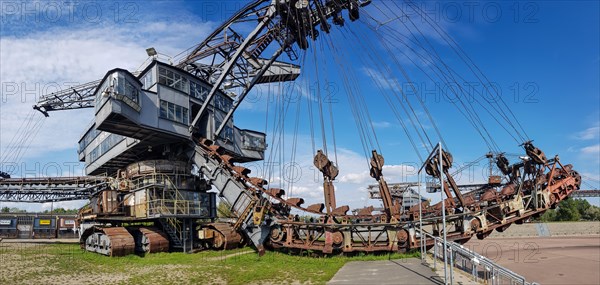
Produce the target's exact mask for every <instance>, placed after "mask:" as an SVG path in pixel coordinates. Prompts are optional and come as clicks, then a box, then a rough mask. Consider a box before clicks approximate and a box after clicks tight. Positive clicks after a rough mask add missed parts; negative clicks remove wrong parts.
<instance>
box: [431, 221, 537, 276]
mask: <svg viewBox="0 0 600 285" xmlns="http://www.w3.org/2000/svg"><path fill="white" fill-rule="evenodd" d="M422 233H423V235H424V237H425V238H426V239H427V238H431V239H433V240H434V241H435V243H434V247H435V248H434V256H433V258H434V259H435V258H440V260H443V255H441V257H440V255H439V251H438V250H437V248H438V247H443V243H444V241H443V239H442V238H440V237H437V236H434V235H432V234H430V233H427V232H425V231H423V232H422ZM446 244H447V246H448V248H447V249H446V251H447V252H449V255H450V256H451V258H450V265H451V267H452V266H453V262H452V260H453V259H454V258H453V256H454V254H458V255H460V256H461V258H464V259H466V260H469V261H471V263H472V264H473V268H475V267H476V266H477V265H482V266H484V267H485V269H486V270H487V271H488V272H491V274H492V276H491V284H498V281H499V280H498V278H496V277H501V276H504V277H506V278H508V279H510V284H522V285H536V284H537V283H535V282H527V280H526V279H525V277H523V276H521V275H519V274H517V273H515V272H513V271H511V270H510V269H508V268H505V267H503V266H501V265H499V264H497V263H495V262H494V261H492V260H490V259H489V258H487V257H485V256H482V255H480V254H478V253H476V252H474V251H472V250H469V249H468V248H465V247H464V246H462V245H461V244H458V243H456V242H453V241H446ZM468 273H470V274H472V275H475V276H474V277H475V279H477V278H478V276H477V273H476V271H475V270H473V271H472V272H468Z"/></svg>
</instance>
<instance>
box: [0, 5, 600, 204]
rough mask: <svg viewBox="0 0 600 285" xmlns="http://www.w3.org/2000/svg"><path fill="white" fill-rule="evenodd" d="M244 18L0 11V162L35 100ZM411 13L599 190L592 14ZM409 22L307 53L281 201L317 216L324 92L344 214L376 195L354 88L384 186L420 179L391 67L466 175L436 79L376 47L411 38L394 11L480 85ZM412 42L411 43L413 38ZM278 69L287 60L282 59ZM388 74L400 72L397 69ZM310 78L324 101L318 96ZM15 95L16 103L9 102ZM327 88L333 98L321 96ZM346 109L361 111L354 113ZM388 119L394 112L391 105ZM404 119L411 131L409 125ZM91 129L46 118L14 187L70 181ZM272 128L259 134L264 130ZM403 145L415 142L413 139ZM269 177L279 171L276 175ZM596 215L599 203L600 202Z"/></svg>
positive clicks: (75, 120) (361, 29)
mask: <svg viewBox="0 0 600 285" xmlns="http://www.w3.org/2000/svg"><path fill="white" fill-rule="evenodd" d="M243 4H244V2H243V1H144V2H131V1H81V2H76V3H75V4H72V3H69V2H61V1H57V2H55V1H29V2H27V1H26V2H22V1H3V2H2V7H0V8H1V15H2V22H1V23H2V26H1V29H0V37H1V40H0V59H1V61H0V77H1V78H0V79H1V80H0V81H2V95H3V96H2V101H1V103H0V149H1V151H2V155H1V156H2V157H5V155H6V154H5V152H4V151H5V149H4V148H5V147H6V146H7V145H8V143H9V142H10V140H11V139H12V137H13V136H14V134H15V133H17V131H18V127H19V126H20V123H21V122H22V120H23V119H24V118H26V115H27V113H28V112H30V108H31V105H33V104H35V99H36V97H37V96H39V95H41V94H43V93H44V90H47V89H48V88H49V86H50V87H51V86H54V85H55V84H58V85H59V86H66V85H68V84H70V83H73V82H78V83H84V82H87V81H91V80H95V79H97V78H101V77H102V76H103V75H104V73H105V72H106V71H108V70H109V69H112V68H114V67H122V68H127V69H129V70H135V69H137V68H138V67H139V65H140V64H141V63H142V62H143V61H144V60H145V59H146V54H145V51H144V49H145V48H147V47H150V46H154V47H155V48H156V49H157V50H158V51H159V52H161V53H164V54H167V55H170V56H175V55H177V54H178V53H179V52H181V51H183V50H185V49H187V48H188V47H190V46H192V45H194V44H196V43H199V42H200V41H202V40H203V39H204V37H205V36H206V35H207V34H208V33H210V32H211V31H212V30H213V29H214V28H215V27H216V26H217V25H218V23H220V22H222V21H223V20H225V19H226V18H227V17H228V16H229V15H230V14H232V13H233V12H234V11H236V10H237V9H239V7H241V6H242V5H243ZM417 5H418V6H419V7H420V8H421V9H423V10H425V11H426V12H427V13H428V15H429V16H430V17H431V18H432V19H431V21H433V22H435V23H436V25H439V28H440V30H443V31H444V32H445V33H447V34H449V35H450V36H451V37H452V38H453V39H454V40H455V41H456V43H457V45H458V46H460V48H462V50H464V52H465V53H466V54H467V55H468V56H469V57H470V58H471V59H472V61H473V62H474V63H476V65H477V67H478V68H479V69H481V71H482V72H483V73H484V74H485V75H486V76H487V78H488V79H489V81H490V82H492V83H494V84H495V86H497V87H498V89H499V90H501V93H502V98H504V100H505V102H506V104H507V107H508V108H509V109H510V110H511V111H512V112H513V113H514V114H515V116H516V118H517V119H518V121H519V123H520V124H521V125H522V126H523V128H524V129H525V131H526V133H527V135H528V137H529V138H531V139H534V140H535V144H536V145H537V146H539V147H540V148H541V149H543V150H544V151H545V152H546V153H547V154H548V155H549V156H553V155H554V154H559V155H560V157H561V161H562V162H566V163H572V164H574V165H575V168H576V169H577V170H579V171H580V172H581V173H583V174H584V175H585V176H586V177H590V178H592V180H589V181H588V183H590V184H592V185H591V186H595V187H598V186H599V185H598V182H597V179H599V176H600V175H599V172H600V169H599V164H600V134H599V133H600V122H599V121H600V119H599V117H600V108H599V105H600V102H599V100H600V96H599V95H600V79H599V78H600V68H599V66H600V38H599V35H600V28H599V27H600V23H599V21H600V16H599V9H600V7H599V4H598V2H597V1H575V2H573V1H540V2H530V1H527V2H524V1H502V2H494V1H482V2H472V1H469V2H460V1H458V2H435V1H427V2H417ZM409 8H410V7H409V6H408V5H407V4H406V3H404V2H400V1H398V2H391V1H385V2H381V1H373V4H372V5H370V6H368V7H366V10H365V11H364V13H363V14H362V17H361V20H360V21H357V22H355V23H350V21H347V24H346V27H345V28H343V29H340V28H337V27H334V28H333V31H332V33H331V35H330V36H321V37H319V38H318V40H317V42H316V43H311V48H309V51H308V52H307V53H306V61H305V64H304V66H303V75H302V76H301V77H300V78H299V79H298V81H297V82H296V85H294V86H293V88H292V89H291V90H293V92H283V93H286V94H284V95H286V96H295V97H294V98H302V99H301V101H299V103H298V102H294V103H291V104H290V105H289V106H290V108H289V111H288V113H287V117H286V124H285V135H284V136H282V137H281V138H283V139H285V142H286V143H285V146H284V149H285V153H284V154H283V155H281V154H278V155H275V156H274V159H273V160H274V161H276V162H279V161H281V163H282V164H286V163H288V164H289V162H290V157H291V153H292V152H291V151H290V149H291V146H292V143H293V141H294V135H293V134H294V123H295V120H296V119H295V118H296V111H299V112H300V115H301V116H300V117H299V118H300V123H299V131H298V138H297V139H296V141H297V142H298V150H297V157H296V159H295V162H296V163H298V164H299V165H300V166H299V169H300V170H301V171H302V173H303V174H302V178H301V179H299V180H298V181H294V183H290V181H286V182H284V183H283V184H282V186H283V187H286V188H287V189H288V191H289V190H291V191H292V192H293V193H295V194H297V195H305V197H307V199H308V200H314V201H315V202H316V201H318V200H320V195H321V194H320V190H319V188H318V187H319V182H318V181H315V179H314V176H315V175H314V170H313V169H312V168H311V159H312V155H313V154H312V152H313V149H312V145H311V142H312V139H311V132H310V128H309V126H310V124H309V122H310V118H309V117H308V116H307V115H306V114H307V113H308V112H307V111H308V103H307V102H308V100H312V101H311V102H312V103H311V104H312V106H313V108H315V109H313V110H315V114H317V113H318V111H316V110H317V109H316V108H317V106H318V102H319V101H318V100H317V98H316V97H318V96H321V97H328V94H329V93H328V92H329V91H331V90H336V92H335V93H333V95H329V97H331V96H333V97H332V98H333V99H334V100H333V101H332V103H331V108H332V110H333V115H332V116H333V121H334V127H335V141H336V144H337V155H338V163H339V167H340V170H341V173H340V176H339V177H338V180H339V183H338V196H339V198H338V200H341V201H344V200H346V201H347V203H349V204H350V205H351V206H353V207H358V206H362V205H366V204H368V203H371V202H370V201H367V200H366V193H365V191H364V186H365V185H367V184H369V183H373V182H374V181H373V180H372V179H370V178H369V177H368V169H367V167H366V159H365V158H364V154H363V153H364V149H363V147H362V146H361V141H360V137H359V135H358V131H357V127H356V124H355V122H354V116H353V115H352V112H351V110H352V107H353V105H352V104H350V103H349V102H348V93H349V92H348V90H349V89H352V88H356V90H358V91H359V92H358V93H359V94H361V95H360V96H362V98H363V99H364V100H365V102H366V104H365V106H366V109H368V112H369V114H370V116H371V120H372V122H373V127H374V131H375V133H376V135H377V140H378V141H379V146H380V149H379V150H380V151H381V152H382V153H383V154H384V156H385V157H386V164H388V165H389V167H388V168H387V169H386V170H385V171H384V174H386V175H387V177H388V181H391V182H393V181H406V180H414V179H415V175H414V174H415V171H414V168H415V167H417V166H419V164H420V162H419V159H418V155H417V152H419V153H420V155H421V156H426V155H427V151H426V149H425V148H423V146H422V145H421V144H420V143H417V144H418V151H417V152H415V150H414V149H413V148H412V146H411V144H410V142H409V140H408V139H407V136H406V135H405V133H404V131H403V129H402V127H401V126H400V125H399V123H398V118H397V117H396V116H395V115H394V112H393V110H392V108H390V107H389V104H388V102H387V101H386V100H385V99H384V98H385V96H391V94H395V93H394V92H395V91H394V90H398V87H397V86H395V83H394V82H396V81H397V82H398V83H399V84H400V85H401V88H402V89H403V90H406V92H409V91H410V87H412V86H410V84H407V83H406V81H407V80H406V78H405V77H404V76H403V75H402V74H401V72H400V70H399V69H398V68H399V67H400V66H401V67H402V68H404V69H405V70H406V71H407V74H408V76H409V77H410V79H411V81H412V82H414V85H413V86H415V87H416V88H417V91H418V92H417V93H419V94H420V96H425V97H422V98H423V100H424V102H425V105H426V107H427V110H428V111H429V112H430V113H431V115H432V117H433V121H434V122H435V124H436V125H437V126H438V127H439V128H440V131H441V134H442V137H443V139H444V141H445V142H446V144H447V146H448V148H449V149H450V150H451V151H452V153H453V155H454V157H455V161H456V162H457V165H462V164H464V163H468V162H469V161H472V160H474V159H476V158H478V157H480V156H481V155H483V154H484V153H485V152H487V151H488V150H489V148H488V147H487V146H486V144H485V143H484V141H483V139H482V138H481V137H480V136H479V135H478V134H477V132H476V131H475V129H474V128H473V127H471V126H470V125H469V123H468V121H467V120H466V119H465V118H464V117H462V115H461V114H460V113H459V112H458V111H457V108H456V107H455V106H454V105H453V104H452V103H451V102H450V100H449V99H448V98H446V97H444V91H445V90H448V89H447V88H445V86H446V85H445V82H443V81H442V80H439V79H435V78H434V80H431V79H430V78H428V76H427V75H428V74H429V76H431V74H432V73H431V72H426V73H423V72H421V70H420V69H423V70H426V71H431V70H432V69H431V68H432V66H433V65H432V64H431V63H427V62H424V61H422V60H419V59H418V58H417V57H415V54H413V53H412V52H411V51H410V48H413V49H414V50H417V51H419V50H420V49H419V48H420V47H419V45H418V44H416V43H415V42H414V39H413V41H412V43H409V44H408V45H407V46H403V45H402V44H400V43H399V42H394V43H389V46H393V47H394V48H390V49H389V50H388V49H386V47H385V45H384V44H383V43H382V41H381V39H382V37H384V38H385V37H386V36H388V38H389V35H390V34H389V33H390V31H392V30H394V31H396V32H398V34H400V35H403V36H406V37H407V38H406V39H407V40H408V39H410V31H409V30H407V29H406V27H407V26H406V25H408V26H409V27H410V22H407V21H406V19H405V18H398V17H396V16H397V15H400V14H399V12H400V9H402V11H407V12H408V13H409V16H410V19H411V20H412V21H413V22H414V23H415V24H416V25H417V26H418V27H419V31H420V32H422V33H423V37H422V38H421V40H425V39H426V40H427V41H429V43H431V47H433V48H434V49H435V50H436V52H438V53H439V55H440V57H441V58H442V59H443V61H444V63H446V64H447V65H448V66H450V67H452V69H454V70H455V71H456V73H457V74H459V75H460V76H461V77H463V79H464V80H456V81H457V82H458V83H459V84H461V85H463V86H465V84H466V83H468V82H470V83H469V84H471V85H470V86H472V84H475V83H473V82H476V81H477V78H476V76H475V75H474V74H473V73H472V72H471V70H470V69H469V68H468V65H465V64H464V62H463V60H462V59H461V57H460V56H458V55H457V54H456V53H454V51H453V50H452V47H451V45H449V44H448V43H447V42H445V41H444V40H443V38H442V37H441V36H440V35H439V34H438V33H436V31H435V29H433V28H432V26H431V25H430V24H429V23H427V22H426V21H425V20H424V18H422V17H421V16H419V15H418V14H415V12H414V11H413V10H411V9H409ZM411 11H412V12H411ZM371 17H372V18H374V19H375V20H373V19H371ZM377 21H378V22H379V23H384V24H383V25H382V26H379V27H378V28H377V30H376V31H373V30H372V29H370V28H369V24H370V25H373V24H375V25H377ZM411 31H412V32H415V29H412V30H411ZM409 42H410V40H409ZM329 43H333V46H334V47H335V48H336V49H337V50H339V52H332V51H331V49H330V48H329ZM422 43H424V42H422ZM389 46H388V47H389ZM313 47H314V49H313ZM367 49H368V51H367ZM404 54H406V55H408V57H407V56H404ZM424 54H427V53H424ZM430 54H431V53H429V56H430ZM314 58H316V59H317V60H315V59H314ZM411 59H412V60H415V62H413V61H411ZM282 60H287V59H286V58H285V57H283V58H282ZM394 60H397V61H398V63H399V64H395V63H394ZM386 71H389V72H388V73H386ZM317 72H318V74H319V76H318V78H320V80H319V85H318V86H319V87H320V90H321V91H320V92H319V91H315V90H314V89H315V88H316V86H317V85H316V82H317V80H316V79H317ZM344 76H351V77H352V78H353V79H354V80H352V82H349V83H344V80H343V77H344ZM382 78H384V80H382ZM53 84H54V85H53ZM15 86H16V87H17V88H18V91H20V92H14V90H13V89H10V88H13V87H15ZM326 86H329V87H330V88H331V89H326ZM278 87H279V86H277V85H273V86H271V89H269V87H268V86H262V87H261V88H260V89H257V90H256V92H257V93H254V97H252V96H251V97H252V98H254V99H255V100H249V102H245V103H244V104H243V106H242V108H241V109H240V110H239V112H238V113H237V114H236V117H235V120H236V124H237V125H238V126H239V127H241V128H250V129H256V130H261V131H264V130H265V125H267V129H266V131H267V132H268V133H269V132H270V130H272V129H273V123H272V122H273V118H274V117H273V116H274V115H273V114H274V110H275V108H276V103H275V102H273V100H268V96H267V94H268V93H271V94H281V93H282V92H280V91H277V90H278V89H277V88H278ZM474 88H475V89H474V90H477V92H481V91H484V90H485V89H483V87H482V86H481V85H475V87H474ZM310 89H313V90H312V91H311V90H310ZM27 90H33V91H27ZM269 90H270V91H271V92H269ZM23 91H26V92H23ZM423 94H426V95H423ZM298 96H299V97H298ZM408 98H410V99H409V101H410V102H411V103H412V104H413V106H414V107H415V109H416V110H415V112H416V116H417V117H418V118H419V119H420V121H421V122H422V123H423V124H424V128H425V132H426V133H427V134H428V135H431V139H432V141H433V143H436V142H437V141H438V140H439V138H438V137H437V135H436V134H435V131H434V129H433V127H432V123H431V122H430V121H429V120H428V118H427V116H426V112H425V109H423V108H421V107H420V106H418V104H417V101H416V100H415V96H414V95H410V94H409V95H408ZM328 102H329V101H328ZM354 107H356V108H359V109H361V110H364V109H362V108H363V107H362V106H361V104H357V105H354ZM396 107H397V108H400V106H399V105H396ZM323 108H324V112H325V113H324V114H325V115H324V117H325V119H324V125H325V126H326V133H327V134H326V136H327V143H328V149H329V150H330V156H331V157H332V159H333V157H334V155H333V154H332V153H333V138H334V135H332V134H331V131H330V130H331V126H330V120H329V111H328V110H329V109H328V108H329V104H328V103H325V104H324V105H323ZM267 110H269V112H267ZM477 110H478V113H480V114H481V118H482V121H483V123H484V125H485V126H486V129H487V130H488V131H489V132H490V133H492V134H493V138H494V141H495V142H496V144H497V145H498V147H499V149H500V150H502V151H505V152H508V153H522V150H521V149H520V148H519V147H518V143H517V142H516V141H515V140H513V139H512V138H511V136H510V135H509V134H508V133H507V132H505V131H504V130H503V128H502V126H500V125H499V124H498V123H496V122H495V119H494V118H493V117H492V116H489V115H487V114H485V112H484V111H483V110H481V108H478V109H477ZM267 113H268V115H267ZM267 116H268V118H267ZM399 117H400V119H403V120H404V122H406V123H407V124H408V125H409V129H410V128H411V126H410V123H408V120H407V118H406V117H407V115H400V116H399ZM91 120H92V114H91V112H90V111H89V110H79V111H66V112H57V113H52V114H51V117H50V118H48V119H46V121H45V122H44V125H43V126H42V127H41V128H40V131H39V132H38V133H37V134H36V136H35V139H32V140H33V142H32V144H31V147H30V149H29V151H28V152H27V153H26V154H25V155H24V156H23V158H22V159H21V160H20V161H19V162H18V165H19V167H20V169H19V170H20V172H17V176H18V175H19V174H21V175H31V173H36V172H37V173H38V174H36V175H44V174H49V175H57V174H58V175H72V173H68V172H69V171H68V169H69V167H68V165H70V164H69V163H71V162H76V161H77V157H76V144H77V140H78V137H79V135H80V134H81V132H82V131H83V129H84V128H85V126H86V125H87V124H88V123H89V122H90V121H91ZM267 120H268V121H269V123H268V124H266V123H265V122H266V121H267ZM312 120H313V123H314V124H315V126H316V129H315V130H314V133H315V134H316V136H315V138H314V140H315V142H316V147H317V148H322V138H321V135H320V134H321V130H320V127H319V126H320V122H319V116H317V115H315V116H313V119H312ZM513 123H514V122H513ZM504 126H505V127H506V124H504ZM59 133H60V134H59ZM57 134H59V135H58V136H57ZM412 136H413V137H414V138H415V141H418V138H417V136H416V133H413V134H412ZM274 138H277V139H278V138H279V136H278V135H277V134H272V133H269V139H270V140H272V139H274ZM273 143H275V141H270V144H272V145H271V146H274V145H276V144H273ZM513 159H514V158H513ZM56 165H59V166H60V167H58V168H57V167H55V166H56ZM82 166H83V165H80V166H78V167H76V169H78V170H77V171H76V172H77V173H76V175H80V174H82V173H81V169H82V168H83V167H82ZM483 167H485V162H482V163H479V165H478V166H477V167H476V169H475V170H474V172H475V173H476V174H475V175H471V176H473V177H469V178H468V179H467V180H463V181H465V182H471V181H473V182H476V181H481V180H482V179H483V174H482V173H483V172H482V169H483ZM251 168H255V173H256V172H258V173H259V174H262V173H260V172H261V171H259V170H262V169H264V168H265V167H264V165H261V164H254V165H252V166H251ZM275 168H280V169H285V167H284V166H278V167H275ZM23 169H25V171H23ZM279 172H281V171H279ZM279 172H278V171H275V172H274V173H272V174H271V175H266V174H265V176H269V177H270V178H271V180H272V181H273V183H274V184H277V183H278V181H281V180H282V179H281V177H282V175H283V176H284V177H285V174H282V173H279ZM40 173H41V174H40ZM464 177H466V176H463V179H466V178H464ZM593 179H595V180H593ZM284 180H285V179H284ZM279 183H281V182H279ZM593 201H595V203H596V204H597V203H598V199H595V200H593ZM66 205H67V206H69V205H77V204H76V203H72V204H66ZM46 206H47V205H46ZM46 206H44V207H46Z"/></svg>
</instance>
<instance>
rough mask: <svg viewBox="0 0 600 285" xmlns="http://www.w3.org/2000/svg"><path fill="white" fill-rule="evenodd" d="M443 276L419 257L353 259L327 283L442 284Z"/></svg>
mask: <svg viewBox="0 0 600 285" xmlns="http://www.w3.org/2000/svg"><path fill="white" fill-rule="evenodd" d="M442 283H443V282H442V278H440V276H439V275H438V274H436V273H435V272H434V271H433V270H432V269H431V268H429V267H428V266H425V265H422V264H421V260H420V259H418V258H407V259H396V260H382V261H353V262H349V263H347V264H346V265H344V267H342V268H341V269H340V270H339V271H338V272H337V273H336V274H335V275H334V276H333V278H332V279H331V280H330V281H329V282H328V283H327V284H411V285H421V284H428V285H429V284H442Z"/></svg>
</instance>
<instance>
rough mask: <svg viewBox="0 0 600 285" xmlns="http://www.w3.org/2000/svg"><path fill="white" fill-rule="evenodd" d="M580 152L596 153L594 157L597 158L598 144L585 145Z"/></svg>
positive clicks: (586, 153)
mask: <svg viewBox="0 0 600 285" xmlns="http://www.w3.org/2000/svg"><path fill="white" fill-rule="evenodd" d="M581 153H582V154H585V155H596V158H598V155H599V154H600V144H596V145H591V146H586V147H584V148H582V149H581Z"/></svg>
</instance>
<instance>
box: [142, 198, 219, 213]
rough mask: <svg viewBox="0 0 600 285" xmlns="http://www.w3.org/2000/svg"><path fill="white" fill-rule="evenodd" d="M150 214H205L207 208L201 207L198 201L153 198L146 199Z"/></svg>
mask: <svg viewBox="0 0 600 285" xmlns="http://www.w3.org/2000/svg"><path fill="white" fill-rule="evenodd" d="M148 211H149V215H150V216H157V215H162V216H175V215H207V214H208V209H207V208H206V207H202V206H201V205H200V202H199V201H194V200H172V199H155V200H150V201H148Z"/></svg>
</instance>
